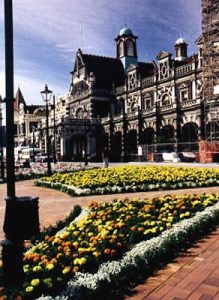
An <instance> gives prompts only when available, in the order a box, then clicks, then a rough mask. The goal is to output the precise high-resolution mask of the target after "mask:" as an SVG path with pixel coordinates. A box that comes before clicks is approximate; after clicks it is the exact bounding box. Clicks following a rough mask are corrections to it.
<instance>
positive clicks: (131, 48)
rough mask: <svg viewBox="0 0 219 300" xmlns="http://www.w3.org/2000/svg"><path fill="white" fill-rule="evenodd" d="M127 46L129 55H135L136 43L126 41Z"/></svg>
mask: <svg viewBox="0 0 219 300" xmlns="http://www.w3.org/2000/svg"><path fill="white" fill-rule="evenodd" d="M126 47H127V55H128V56H134V45H133V42H132V41H127V42H126Z"/></svg>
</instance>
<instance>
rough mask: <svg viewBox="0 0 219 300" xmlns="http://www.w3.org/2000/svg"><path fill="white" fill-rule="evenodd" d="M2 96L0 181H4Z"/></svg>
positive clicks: (0, 100) (0, 112) (0, 109)
mask: <svg viewBox="0 0 219 300" xmlns="http://www.w3.org/2000/svg"><path fill="white" fill-rule="evenodd" d="M2 103H3V100H2V97H1V96H0V143H1V144H0V156H1V161H0V166H1V173H0V182H4V181H5V170H4V151H3V124H2V120H3V116H2Z"/></svg>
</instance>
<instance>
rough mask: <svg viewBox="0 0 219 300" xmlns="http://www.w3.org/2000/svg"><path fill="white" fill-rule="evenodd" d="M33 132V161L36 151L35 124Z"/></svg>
mask: <svg viewBox="0 0 219 300" xmlns="http://www.w3.org/2000/svg"><path fill="white" fill-rule="evenodd" d="M32 133H33V142H32V148H33V162H35V153H34V150H35V149H34V147H35V126H32Z"/></svg>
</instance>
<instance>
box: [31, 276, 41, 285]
mask: <svg viewBox="0 0 219 300" xmlns="http://www.w3.org/2000/svg"><path fill="white" fill-rule="evenodd" d="M30 284H31V285H32V286H38V285H39V284H40V280H39V279H38V278H36V279H33V280H31V283H30Z"/></svg>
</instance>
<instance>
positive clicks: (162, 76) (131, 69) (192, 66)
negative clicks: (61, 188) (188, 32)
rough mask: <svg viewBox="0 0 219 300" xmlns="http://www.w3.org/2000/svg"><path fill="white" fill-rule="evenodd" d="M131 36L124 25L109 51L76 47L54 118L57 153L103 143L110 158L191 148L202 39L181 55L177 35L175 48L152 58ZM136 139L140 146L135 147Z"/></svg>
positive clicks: (195, 136) (73, 154)
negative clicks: (62, 108)
mask: <svg viewBox="0 0 219 300" xmlns="http://www.w3.org/2000/svg"><path fill="white" fill-rule="evenodd" d="M137 39H138V37H137V36H136V35H134V34H133V33H132V31H131V29H129V28H127V27H124V28H122V29H121V30H120V32H119V34H118V36H117V37H116V39H115V42H116V50H117V51H116V53H117V56H116V57H115V58H111V57H102V56H96V55H89V54H84V53H83V52H82V50H80V49H79V50H78V52H77V54H76V58H75V64H74V68H73V71H72V72H71V83H70V89H69V94H68V97H67V98H66V100H65V105H66V106H67V107H68V111H67V114H65V116H63V118H62V120H60V122H58V123H57V124H56V125H57V130H58V132H59V133H60V135H61V136H60V139H59V142H58V144H59V143H61V144H60V147H59V148H60V150H61V149H62V151H61V152H62V153H60V156H61V157H63V158H64V159H72V158H73V159H81V155H82V153H84V152H85V153H86V154H87V155H89V156H92V157H93V156H97V158H101V151H102V150H103V148H104V147H107V148H108V149H109V152H110V158H111V160H116V161H119V160H129V159H133V158H136V157H137V155H138V154H139V153H138V149H139V148H141V151H143V154H144V155H145V156H148V158H149V157H150V154H151V153H155V152H159V153H160V152H164V151H166V152H170V151H175V152H183V151H193V150H197V147H198V141H200V140H201V139H203V138H204V136H205V124H204V119H205V117H204V115H203V114H204V111H203V102H202V95H203V89H202V86H203V85H202V51H201V49H202V39H198V40H197V46H198V54H195V55H192V56H188V55H187V46H188V45H187V43H186V41H185V40H184V39H183V38H179V39H178V40H177V41H176V42H175V45H174V46H175V55H174V57H173V55H172V54H171V53H169V52H167V51H165V50H162V51H160V52H159V53H158V55H157V57H156V61H153V62H140V61H138V55H137ZM139 146H142V147H139Z"/></svg>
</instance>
